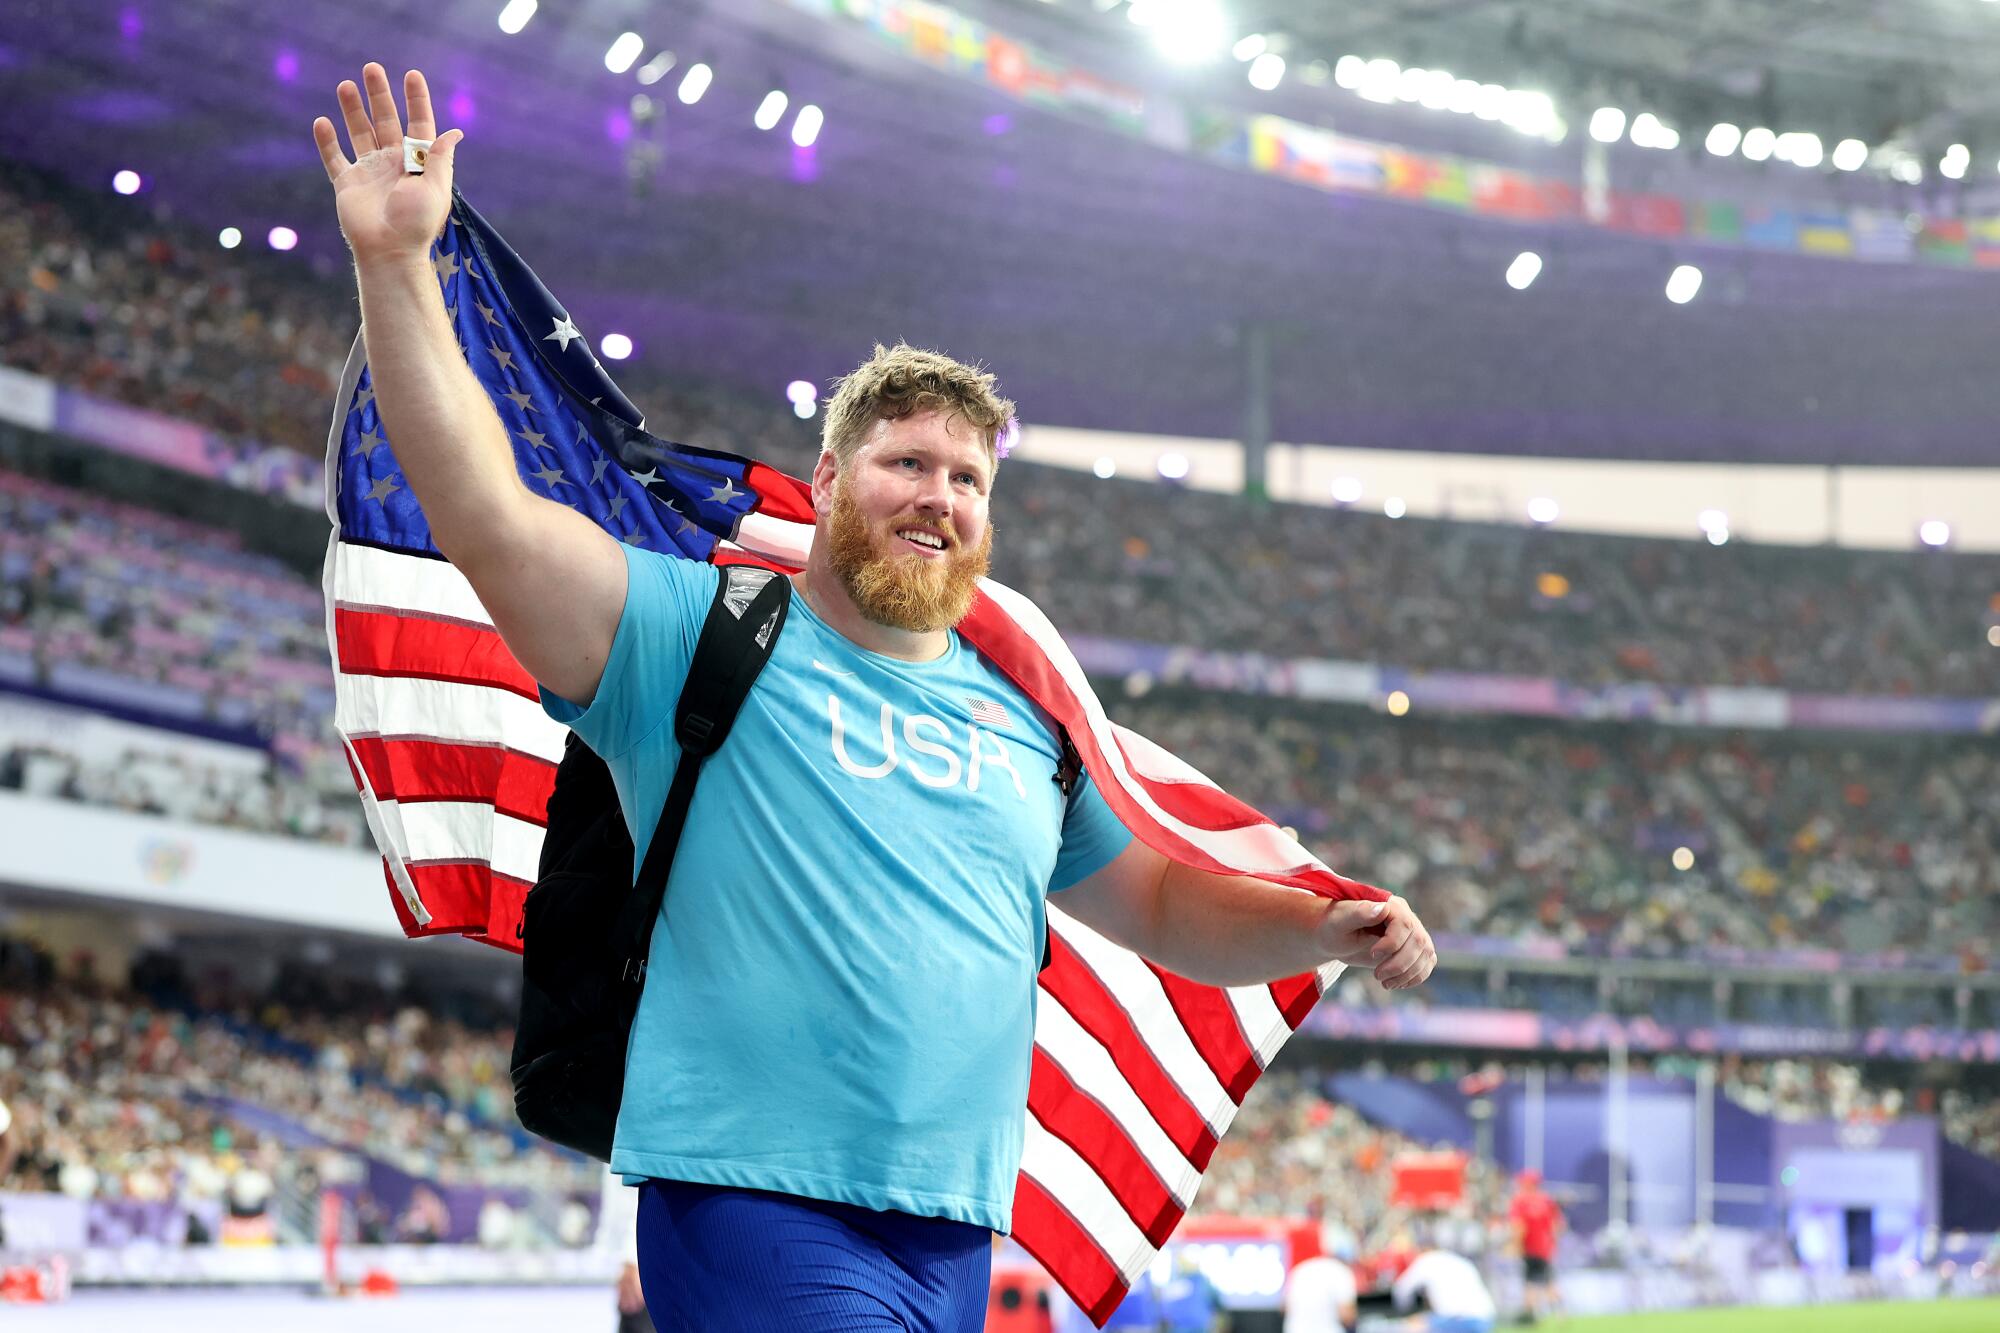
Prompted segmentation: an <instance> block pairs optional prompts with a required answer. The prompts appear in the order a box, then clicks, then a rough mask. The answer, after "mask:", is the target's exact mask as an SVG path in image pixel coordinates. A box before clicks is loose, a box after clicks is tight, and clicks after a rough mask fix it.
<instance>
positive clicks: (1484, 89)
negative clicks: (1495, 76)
mask: <svg viewBox="0 0 2000 1333" xmlns="http://www.w3.org/2000/svg"><path fill="white" fill-rule="evenodd" d="M1472 114H1473V115H1475V116H1477V117H1479V118H1480V119H1481V120H1500V119H1502V118H1504V117H1505V116H1506V114H1507V90H1506V89H1505V88H1502V87H1501V86H1500V85H1499V84H1497V83H1482V84H1480V85H1479V98H1478V100H1477V101H1475V102H1474V103H1473V106H1472Z"/></svg>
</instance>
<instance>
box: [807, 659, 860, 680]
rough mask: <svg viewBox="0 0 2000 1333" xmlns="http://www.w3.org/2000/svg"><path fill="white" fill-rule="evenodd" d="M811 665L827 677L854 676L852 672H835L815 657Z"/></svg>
mask: <svg viewBox="0 0 2000 1333" xmlns="http://www.w3.org/2000/svg"><path fill="white" fill-rule="evenodd" d="M813 665H814V666H816V667H818V668H819V669H820V670H821V671H824V672H826V674H827V675H829V676H851V675H853V674H854V673H853V672H852V671H836V670H835V669H834V668H832V667H830V666H828V665H827V664H826V663H824V662H822V661H820V660H819V659H818V658H817V657H815V658H814V659H813Z"/></svg>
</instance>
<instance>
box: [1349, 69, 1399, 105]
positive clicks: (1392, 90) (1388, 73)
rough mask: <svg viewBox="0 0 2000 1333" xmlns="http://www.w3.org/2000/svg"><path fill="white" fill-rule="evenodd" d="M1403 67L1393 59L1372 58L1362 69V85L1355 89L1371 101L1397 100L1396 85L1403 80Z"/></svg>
mask: <svg viewBox="0 0 2000 1333" xmlns="http://www.w3.org/2000/svg"><path fill="white" fill-rule="evenodd" d="M1402 77H1403V67H1402V66H1401V65H1398V64H1397V63H1396V62H1395V61H1393V60H1380V59H1378V60H1371V61H1369V62H1368V63H1367V64H1366V65H1365V66H1363V67H1362V70H1361V86H1360V87H1358V88H1356V89H1355V91H1356V92H1358V93H1360V94H1361V95H1362V96H1363V97H1365V98H1367V99H1368V100H1369V101H1371V102H1393V101H1395V100H1396V85H1397V84H1398V83H1399V82H1401V81H1402Z"/></svg>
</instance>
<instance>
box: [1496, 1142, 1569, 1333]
mask: <svg viewBox="0 0 2000 1333" xmlns="http://www.w3.org/2000/svg"><path fill="white" fill-rule="evenodd" d="M1514 1187H1515V1188H1514V1201H1513V1202H1512V1203H1511V1204H1509V1205H1508V1208H1507V1220H1508V1221H1510V1222H1512V1223H1513V1224H1514V1239H1515V1241H1516V1243H1517V1244H1519V1245H1520V1247H1521V1266H1522V1279H1523V1281H1524V1282H1525V1284H1526V1285H1525V1290H1524V1292H1523V1297H1524V1300H1525V1302H1526V1304H1527V1307H1528V1308H1527V1318H1528V1322H1529V1323H1533V1322H1534V1321H1535V1320H1537V1319H1539V1318H1541V1317H1542V1316H1543V1315H1545V1314H1548V1313H1550V1311H1551V1310H1552V1309H1553V1308H1554V1306H1555V1304H1556V1302H1557V1301H1558V1300H1559V1299H1560V1295H1559V1293H1558V1292H1557V1291H1556V1277H1555V1259H1556V1238H1557V1237H1558V1236H1560V1235H1562V1233H1563V1229H1564V1227H1565V1226H1567V1225H1568V1224H1567V1223H1566V1222H1565V1221H1564V1219H1563V1212H1562V1208H1561V1206H1560V1205H1558V1204H1557V1203H1556V1201H1555V1200H1554V1199H1551V1198H1550V1197H1549V1196H1548V1195H1546V1194H1544V1193H1542V1173H1541V1172H1539V1171H1523V1172H1521V1173H1520V1174H1519V1175H1517V1176H1515V1177H1514Z"/></svg>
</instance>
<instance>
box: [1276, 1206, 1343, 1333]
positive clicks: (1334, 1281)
mask: <svg viewBox="0 0 2000 1333" xmlns="http://www.w3.org/2000/svg"><path fill="white" fill-rule="evenodd" d="M1320 1250H1321V1253H1319V1254H1316V1255H1314V1256H1313V1257H1312V1258H1310V1259H1302V1260H1300V1261H1299V1262H1298V1263H1297V1264H1294V1265H1293V1266H1292V1271H1291V1272H1290V1274H1288V1275H1287V1276H1286V1278H1285V1328H1284V1333H1353V1329H1354V1326H1355V1324H1356V1322H1357V1321H1358V1320H1359V1318H1360V1312H1359V1308H1358V1307H1359V1304H1360V1291H1359V1288H1358V1287H1357V1285H1356V1283H1355V1281H1354V1269H1353V1268H1352V1267H1350V1265H1351V1264H1352V1263H1353V1261H1354V1233H1353V1232H1351V1231H1349V1230H1348V1229H1347V1228H1346V1227H1344V1226H1341V1225H1339V1224H1338V1223H1334V1222H1326V1223H1323V1224H1322V1225H1321V1226H1320Z"/></svg>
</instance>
